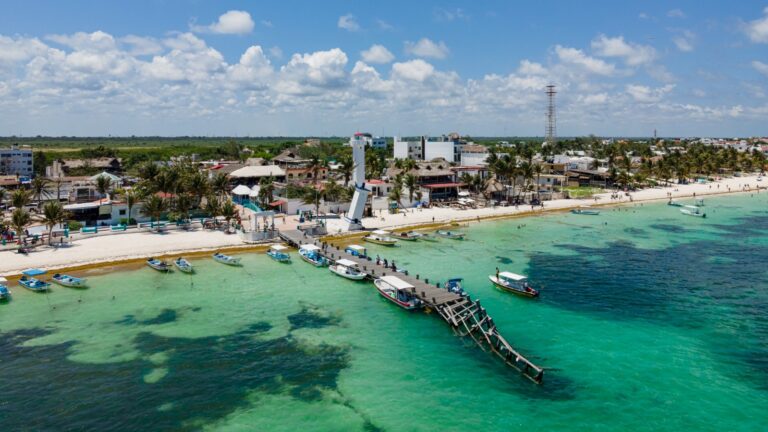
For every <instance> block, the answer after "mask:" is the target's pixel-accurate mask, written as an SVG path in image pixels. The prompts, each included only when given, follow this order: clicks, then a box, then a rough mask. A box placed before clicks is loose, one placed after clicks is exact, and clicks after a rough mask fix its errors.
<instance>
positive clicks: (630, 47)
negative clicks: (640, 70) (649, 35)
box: [592, 35, 656, 66]
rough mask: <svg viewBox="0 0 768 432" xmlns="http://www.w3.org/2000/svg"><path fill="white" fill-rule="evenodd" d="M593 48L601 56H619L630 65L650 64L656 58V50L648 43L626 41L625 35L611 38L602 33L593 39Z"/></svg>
mask: <svg viewBox="0 0 768 432" xmlns="http://www.w3.org/2000/svg"><path fill="white" fill-rule="evenodd" d="M592 49H593V50H594V51H595V54H597V55H598V56H601V57H618V58H622V59H624V62H625V63H626V64H627V65H629V66H637V65H642V64H648V63H650V62H652V61H653V60H654V59H655V58H656V50H655V49H653V47H651V46H648V45H638V44H633V43H628V42H626V41H624V37H623V36H619V37H615V38H609V37H607V36H606V35H600V36H598V37H597V39H595V40H593V41H592Z"/></svg>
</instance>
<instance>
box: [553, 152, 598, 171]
mask: <svg viewBox="0 0 768 432" xmlns="http://www.w3.org/2000/svg"><path fill="white" fill-rule="evenodd" d="M553 163H555V164H563V165H565V169H566V170H582V171H588V170H591V169H592V168H594V166H595V158H591V157H589V156H578V157H577V156H568V155H564V154H559V155H555V157H554V160H553Z"/></svg>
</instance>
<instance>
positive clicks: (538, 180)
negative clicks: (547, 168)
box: [533, 163, 544, 201]
mask: <svg viewBox="0 0 768 432" xmlns="http://www.w3.org/2000/svg"><path fill="white" fill-rule="evenodd" d="M543 172H544V167H543V166H542V165H541V164H540V163H537V164H535V165H533V174H535V175H536V199H537V200H539V201H541V174H542V173H543Z"/></svg>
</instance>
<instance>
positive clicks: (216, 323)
mask: <svg viewBox="0 0 768 432" xmlns="http://www.w3.org/2000/svg"><path fill="white" fill-rule="evenodd" d="M706 211H707V214H708V217H707V218H706V219H704V220H702V219H697V218H690V217H685V216H682V215H680V214H679V211H678V209H676V208H670V207H667V206H665V205H663V204H654V205H649V204H645V205H643V206H640V205H637V206H634V207H624V208H616V209H604V211H603V213H602V214H601V215H600V216H577V215H571V214H557V215H548V216H545V217H539V218H524V219H513V220H506V221H499V222H487V223H482V224H476V225H472V226H470V227H468V228H465V229H464V231H465V232H466V233H467V235H468V238H467V240H465V241H455V240H447V239H442V240H440V242H438V243H404V242H402V244H401V246H399V247H396V248H386V247H380V246H376V245H369V250H370V251H371V252H372V253H373V254H374V255H375V254H377V253H378V254H381V255H382V256H386V257H387V258H389V259H392V258H394V259H395V260H396V262H397V263H398V265H399V266H404V267H406V268H408V269H409V271H410V272H411V273H419V274H420V275H421V276H422V277H429V278H430V279H431V280H438V279H443V280H444V279H446V278H447V277H450V276H462V277H464V279H465V288H466V289H467V290H468V291H469V292H470V293H471V294H472V296H473V297H474V298H480V299H481V300H482V302H483V305H484V307H486V308H487V309H488V311H489V314H490V315H491V316H493V317H494V320H495V321H496V324H497V325H498V327H499V329H500V330H501V332H502V334H503V335H505V337H507V338H508V339H509V340H510V342H512V344H513V345H514V346H515V347H516V348H518V349H519V350H520V351H521V352H522V353H524V354H525V355H526V356H528V357H530V358H531V359H532V360H534V361H535V362H536V363H537V364H541V365H543V366H545V367H547V368H548V370H547V374H546V376H545V382H544V384H543V385H540V386H537V385H535V384H532V383H530V382H529V381H528V380H525V379H523V378H521V377H520V376H519V375H518V374H517V373H516V372H515V371H513V370H511V369H509V368H506V367H504V366H502V365H501V364H500V362H498V361H496V360H495V358H493V357H491V356H490V355H488V354H487V353H483V352H481V351H480V350H478V349H477V348H476V347H475V346H474V345H473V344H471V343H469V342H468V341H464V340H462V339H459V338H457V337H456V336H454V335H453V334H452V333H451V331H450V329H449V327H448V326H447V325H446V324H445V323H443V322H442V321H441V320H440V319H439V317H437V316H435V315H430V314H425V313H408V312H405V311H403V310H400V309H398V308H397V307H395V306H393V305H392V304H390V303H388V302H387V301H386V300H384V299H382V298H379V297H378V296H377V294H376V292H375V290H374V288H373V285H372V284H370V283H355V282H351V281H347V280H344V279H341V278H338V277H335V276H334V275H332V274H330V272H329V271H328V270H327V269H317V268H314V267H312V266H310V265H308V264H306V263H303V262H301V261H300V260H298V259H295V262H294V263H292V264H287V265H286V264H279V263H276V262H274V261H272V260H270V259H268V258H267V257H266V256H265V255H263V254H246V255H243V263H244V266H243V267H242V268H232V267H226V266H223V265H221V264H218V263H215V262H213V261H211V260H207V259H200V260H193V263H194V264H195V266H196V268H197V274H196V275H194V276H188V275H184V274H181V273H179V272H176V273H174V274H169V275H164V274H160V273H157V272H154V271H152V270H150V269H144V268H142V269H137V270H126V271H121V272H116V273H112V274H92V275H88V274H85V276H87V277H88V278H89V281H90V285H91V288H90V289H87V290H75V289H68V288H59V287H56V288H54V290H53V292H52V293H51V294H50V295H40V294H34V293H31V292H27V291H25V290H23V289H22V288H18V287H14V288H13V292H14V298H13V300H12V301H10V302H9V303H7V304H0V329H2V333H0V359H1V360H0V366H2V373H0V424H2V430H65V429H67V430H73V429H75V430H210V431H213V430H217V431H218V430H222V431H237V430H244V431H245V430H248V431H251V430H265V431H281V430H286V431H294V430H297V429H304V430H386V431H401V430H469V429H476V430H498V431H502V430H503V431H507V430H511V429H514V428H525V430H528V431H545V430H555V429H558V430H728V431H732V430H743V431H753V430H765V423H766V419H767V418H768V272H767V270H768V267H766V265H765V263H766V260H768V194H759V195H755V196H749V195H744V196H732V197H723V198H717V199H708V200H707V207H706ZM293 255H294V258H297V257H296V254H295V252H294V253H293ZM497 266H498V267H500V268H501V269H502V270H510V271H514V272H519V273H524V274H527V275H528V276H529V277H530V278H531V281H532V283H533V284H534V285H535V286H536V287H538V288H540V289H541V291H542V295H541V297H540V298H539V299H537V300H529V299H523V298H519V297H516V296H513V295H511V294H508V293H504V292H500V291H498V290H496V289H494V288H493V287H492V286H491V285H490V283H489V282H488V280H487V276H488V275H489V274H492V273H493V272H494V269H495V267H497Z"/></svg>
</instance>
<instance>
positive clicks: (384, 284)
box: [373, 276, 421, 310]
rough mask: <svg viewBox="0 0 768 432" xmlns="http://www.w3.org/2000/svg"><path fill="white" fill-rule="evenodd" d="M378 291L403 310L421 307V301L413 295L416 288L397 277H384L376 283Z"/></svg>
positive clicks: (374, 282)
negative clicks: (412, 292)
mask: <svg viewBox="0 0 768 432" xmlns="http://www.w3.org/2000/svg"><path fill="white" fill-rule="evenodd" d="M373 284H374V285H376V289H377V290H378V291H379V294H381V296H382V297H384V298H385V299H387V300H389V301H391V302H392V303H394V304H396V305H398V306H400V307H401V308H403V309H407V310H413V309H417V308H420V307H421V300H419V299H418V298H416V297H415V296H414V295H413V294H411V290H412V289H414V286H413V285H411V284H409V283H408V282H406V281H404V280H402V279H400V278H398V277H395V276H382V277H380V278H378V279H376V280H375V281H373Z"/></svg>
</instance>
